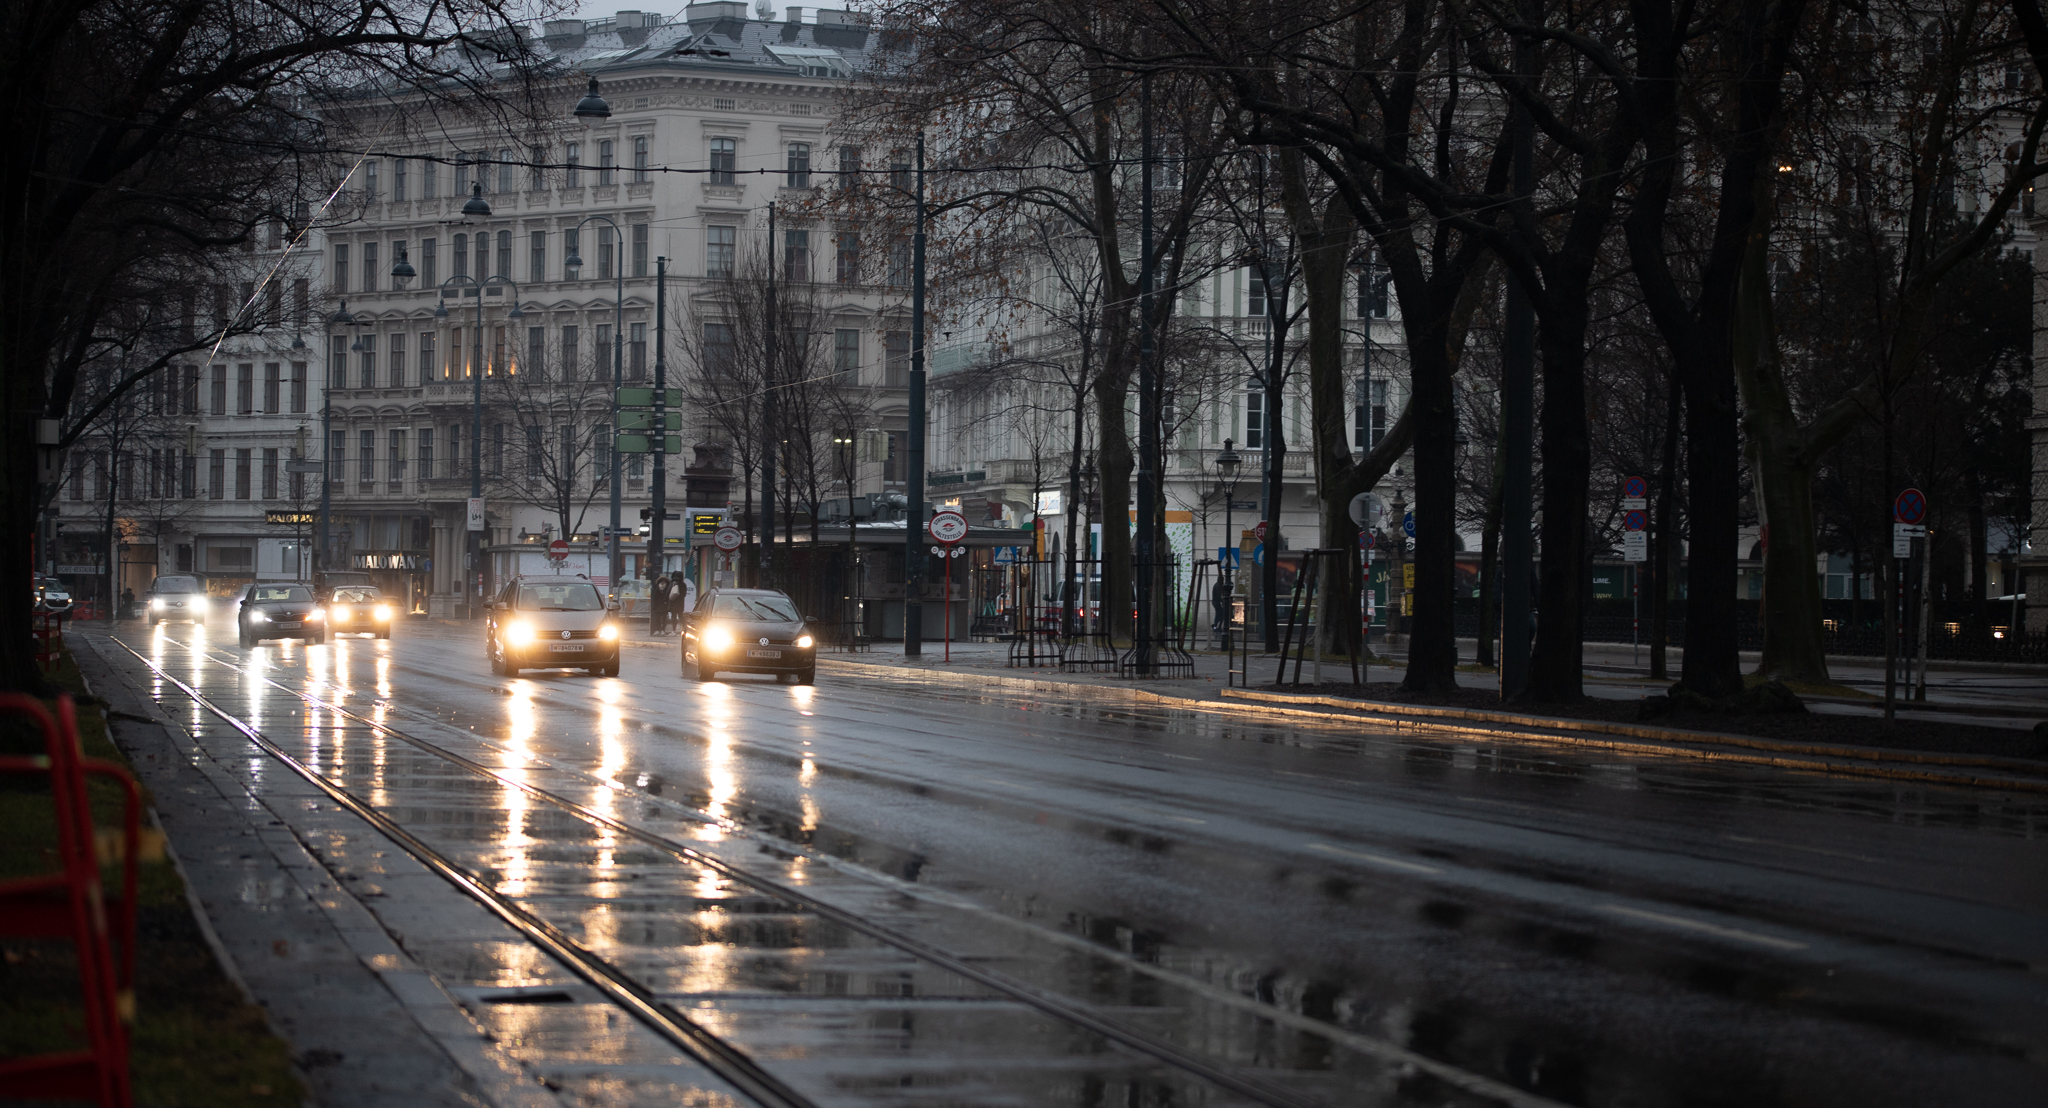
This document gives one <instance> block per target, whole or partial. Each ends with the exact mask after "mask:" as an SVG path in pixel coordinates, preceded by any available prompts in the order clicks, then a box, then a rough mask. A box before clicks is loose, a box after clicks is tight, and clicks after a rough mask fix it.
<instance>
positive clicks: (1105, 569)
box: [1095, 332, 1137, 640]
mask: <svg viewBox="0 0 2048 1108" xmlns="http://www.w3.org/2000/svg"><path fill="white" fill-rule="evenodd" d="M1128 337H1129V335H1128V332H1126V333H1125V334H1124V335H1120V336H1118V341H1116V342H1113V343H1107V344H1105V346H1106V351H1107V353H1108V354H1109V360H1108V361H1107V362H1106V364H1105V365H1104V367H1103V374H1102V376H1101V377H1100V378H1099V379H1098V380H1097V382H1096V386H1095V413H1096V418H1095V425H1096V434H1097V435H1098V436H1099V441H1098V442H1097V444H1096V449H1095V470H1096V473H1097V474H1098V479H1099V480H1100V482H1101V483H1100V484H1099V485H1098V486H1097V487H1098V488H1100V489H1101V490H1102V520H1101V522H1102V554H1101V559H1102V616H1103V618H1104V619H1105V620H1106V621H1107V622H1106V624H1105V628H1106V629H1107V630H1108V632H1109V635H1110V638H1111V639H1113V640H1114V639H1119V638H1129V637H1130V634H1131V597H1132V592H1131V473H1132V471H1133V470H1134V469H1135V468H1136V463H1137V459H1136V457H1135V456H1134V454H1133V452H1132V450H1131V437H1130V432H1129V428H1128V427H1126V426H1125V416H1126V412H1125V408H1124V405H1125V403H1126V402H1127V401H1128V400H1129V398H1130V391H1131V388H1132V387H1133V386H1132V382H1131V370H1130V361H1129V359H1127V358H1125V357H1124V356H1123V355H1124V354H1126V353H1127V352H1128V351H1127V348H1128V347H1129V345H1130V344H1129V342H1128V341H1126V340H1127V339H1128Z"/></svg>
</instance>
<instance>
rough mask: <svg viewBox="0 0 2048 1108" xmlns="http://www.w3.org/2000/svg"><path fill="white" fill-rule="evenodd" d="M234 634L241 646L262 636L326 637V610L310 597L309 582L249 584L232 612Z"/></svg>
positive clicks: (315, 639) (312, 639) (316, 640)
mask: <svg viewBox="0 0 2048 1108" xmlns="http://www.w3.org/2000/svg"><path fill="white" fill-rule="evenodd" d="M235 631H236V637H237V638H238V639H240V641H241V643H242V645H243V646H245V647H249V646H254V645H256V644H257V643H258V642H260V641H262V640H264V639H303V640H305V641H306V642H309V643H321V642H326V641H327V613H326V612H324V611H322V610H321V609H320V605H319V604H318V603H316V602H315V601H314V600H313V589H312V587H311V586H310V585H301V584H293V583H286V584H279V585H250V586H249V587H248V588H247V589H244V590H243V591H242V603H241V606H240V608H239V609H238V610H237V611H236V612H235Z"/></svg>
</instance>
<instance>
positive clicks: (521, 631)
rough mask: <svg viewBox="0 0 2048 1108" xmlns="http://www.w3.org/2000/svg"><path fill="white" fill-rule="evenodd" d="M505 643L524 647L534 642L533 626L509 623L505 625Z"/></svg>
mask: <svg viewBox="0 0 2048 1108" xmlns="http://www.w3.org/2000/svg"><path fill="white" fill-rule="evenodd" d="M505 641H506V642H509V643H512V644H513V645H515V646H524V645H526V644H527V643H530V642H532V641H533V624H531V623H508V624H506V625H505Z"/></svg>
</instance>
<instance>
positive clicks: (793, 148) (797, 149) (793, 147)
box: [783, 142, 811, 189]
mask: <svg viewBox="0 0 2048 1108" xmlns="http://www.w3.org/2000/svg"><path fill="white" fill-rule="evenodd" d="M783 183H784V184H785V185H786V186H787V187H789V188H793V189H807V188H810V187H811V144H810V143H808V142H792V143H790V144H789V166H788V173H787V176H786V179H785V180H784V182H783Z"/></svg>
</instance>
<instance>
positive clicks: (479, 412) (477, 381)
mask: <svg viewBox="0 0 2048 1108" xmlns="http://www.w3.org/2000/svg"><path fill="white" fill-rule="evenodd" d="M472 187H473V188H474V190H475V191H474V192H472V193H471V195H470V198H469V202H468V203H466V204H464V205H463V206H462V214H463V215H466V216H488V215H490V214H491V206H490V204H488V203H486V202H485V201H484V198H483V186H482V185H475V186H472ZM391 276H393V277H396V278H404V277H411V276H413V268H412V263H410V262H408V261H406V259H405V255H404V254H403V253H400V254H399V255H398V261H397V262H396V263H395V264H393V265H392V267H391ZM492 285H509V286H511V288H512V310H511V311H510V312H508V313H506V315H505V318H506V319H508V320H518V319H524V318H526V313H525V312H523V311H521V310H520V308H519V282H517V281H514V280H513V279H512V278H510V277H507V276H505V275H504V274H502V273H500V274H494V275H492V276H490V277H485V278H482V279H481V280H479V279H478V278H475V277H472V276H470V275H469V274H467V273H459V274H456V275H455V276H453V277H450V278H448V279H447V280H445V281H443V282H441V284H440V285H439V286H438V288H439V291H440V296H439V298H438V299H437V300H435V302H434V318H435V319H447V318H448V305H447V299H448V289H449V287H450V286H453V287H456V288H464V287H470V288H471V289H472V290H473V291H472V292H471V293H470V295H473V296H475V297H476V315H475V320H476V324H475V326H473V327H472V328H470V329H471V330H473V331H475V332H476V334H475V335H474V336H473V337H472V342H471V347H470V348H471V351H472V356H471V358H470V362H469V428H470V429H469V498H470V500H471V501H480V500H482V499H483V495H484V289H485V288H487V287H489V286H492ZM424 368H425V367H422V369H424ZM465 514H466V513H465ZM479 522H481V521H479ZM482 534H484V531H483V530H482V529H477V530H465V532H464V535H465V538H464V543H465V549H466V551H467V557H466V559H465V564H464V566H463V570H462V592H463V613H464V615H465V617H466V618H468V619H475V618H476V617H477V615H478V614H479V612H480V609H479V607H478V605H477V597H478V595H479V593H480V592H481V591H482V589H483V585H482V582H481V581H480V580H479V578H478V577H477V572H478V571H479V570H480V569H481V570H483V571H484V572H485V574H486V575H488V572H489V569H490V567H489V565H488V564H487V563H486V561H485V559H484V552H483V544H482V543H481V541H480V539H479V536H480V535H482ZM486 579H487V577H486Z"/></svg>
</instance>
